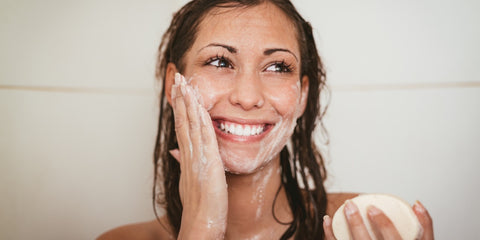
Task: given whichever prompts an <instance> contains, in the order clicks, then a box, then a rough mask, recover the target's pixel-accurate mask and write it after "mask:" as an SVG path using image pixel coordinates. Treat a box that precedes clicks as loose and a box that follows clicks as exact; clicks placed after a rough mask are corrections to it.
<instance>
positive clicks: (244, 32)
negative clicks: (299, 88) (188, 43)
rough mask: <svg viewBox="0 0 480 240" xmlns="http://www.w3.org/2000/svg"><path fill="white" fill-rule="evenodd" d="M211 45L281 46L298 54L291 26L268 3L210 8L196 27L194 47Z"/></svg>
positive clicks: (278, 9) (287, 18)
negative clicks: (217, 43) (211, 43)
mask: <svg viewBox="0 0 480 240" xmlns="http://www.w3.org/2000/svg"><path fill="white" fill-rule="evenodd" d="M210 42H221V43H227V44H228V43H230V44H232V45H237V46H238V47H242V46H244V47H267V48H268V47H279V46H283V47H288V48H291V50H292V51H296V52H298V51H299V50H298V41H297V31H296V29H295V25H294V23H293V22H292V20H291V19H290V18H289V17H288V16H287V15H286V14H285V13H284V12H283V11H282V10H281V9H280V8H278V7H277V6H275V5H273V4H271V3H263V4H260V5H257V6H251V7H243V6H242V7H218V8H214V9H212V10H211V11H210V12H208V13H207V14H206V16H205V17H204V19H203V20H202V21H201V23H200V24H199V28H198V32H197V36H196V41H195V43H194V48H195V45H199V44H205V43H207V44H208V43H210ZM197 47H198V46H197Z"/></svg>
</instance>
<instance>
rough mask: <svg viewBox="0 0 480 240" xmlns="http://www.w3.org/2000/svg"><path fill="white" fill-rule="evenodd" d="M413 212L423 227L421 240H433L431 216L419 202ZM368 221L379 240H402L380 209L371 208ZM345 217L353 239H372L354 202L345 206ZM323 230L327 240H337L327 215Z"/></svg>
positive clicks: (348, 202)
mask: <svg viewBox="0 0 480 240" xmlns="http://www.w3.org/2000/svg"><path fill="white" fill-rule="evenodd" d="M413 211H414V213H415V215H417V218H418V221H419V222H420V225H421V226H422V229H423V231H422V234H421V236H420V237H419V238H418V239H420V240H433V239H434V237H433V223H432V218H431V217H430V214H429V213H428V211H427V210H426V209H425V207H424V206H423V205H422V204H421V203H420V202H419V201H417V202H416V203H415V204H414V206H413ZM367 215H368V219H369V221H370V223H371V225H372V229H373V231H374V233H375V236H376V237H377V238H378V239H402V238H401V237H400V234H399V233H398V231H397V229H396V228H395V226H394V225H393V223H392V221H390V219H389V218H388V217H387V216H386V215H385V214H384V213H383V212H382V211H381V210H380V209H378V208H375V207H371V208H369V209H368V211H367ZM345 217H346V219H347V223H348V225H349V227H350V233H351V236H352V237H353V239H362V240H363V239H371V238H370V235H369V233H368V231H367V228H366V226H365V224H364V223H363V219H362V216H361V215H360V212H359V211H358V208H357V206H356V205H355V204H354V203H353V202H352V201H347V203H346V204H345ZM323 230H324V232H325V239H326V240H336V238H335V235H334V234H333V229H332V220H331V218H330V217H329V216H328V215H325V217H324V221H323Z"/></svg>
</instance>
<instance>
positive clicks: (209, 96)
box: [190, 74, 217, 111]
mask: <svg viewBox="0 0 480 240" xmlns="http://www.w3.org/2000/svg"><path fill="white" fill-rule="evenodd" d="M194 78H195V83H193V84H192V86H193V89H194V90H195V94H196V95H197V98H198V99H200V100H199V102H200V103H201V104H202V106H203V107H204V108H205V109H206V110H207V111H210V110H211V109H212V108H213V102H214V100H213V99H215V95H216V94H217V93H216V92H215V91H205V90H203V89H214V87H215V86H214V84H212V82H211V81H208V80H206V79H205V78H204V77H202V76H200V75H197V74H193V76H192V77H190V82H191V81H192V80H193V79H194ZM200 82H201V83H202V86H201V88H200V87H199V83H200ZM204 98H205V99H204Z"/></svg>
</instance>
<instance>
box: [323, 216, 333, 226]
mask: <svg viewBox="0 0 480 240" xmlns="http://www.w3.org/2000/svg"><path fill="white" fill-rule="evenodd" d="M323 222H324V223H325V226H327V227H330V225H332V219H330V217H329V216H328V215H325V216H323Z"/></svg>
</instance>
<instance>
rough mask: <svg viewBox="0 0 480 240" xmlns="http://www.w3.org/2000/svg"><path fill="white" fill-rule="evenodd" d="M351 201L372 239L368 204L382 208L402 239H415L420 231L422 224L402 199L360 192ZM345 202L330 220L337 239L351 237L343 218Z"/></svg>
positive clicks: (342, 239)
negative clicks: (360, 193)
mask: <svg viewBox="0 0 480 240" xmlns="http://www.w3.org/2000/svg"><path fill="white" fill-rule="evenodd" d="M351 201H353V202H354V203H355V204H356V205H357V207H358V209H359V211H360V214H361V215H362V218H363V222H364V223H365V225H366V227H367V230H368V232H369V233H370V236H371V238H372V239H373V240H376V239H377V238H376V237H375V235H374V233H373V231H372V227H371V225H370V221H369V220H368V217H367V208H368V206H371V205H373V206H375V207H377V208H378V209H380V210H382V211H383V212H384V213H385V215H387V217H388V218H390V220H391V221H392V222H393V224H394V225H395V227H396V228H397V230H398V232H399V233H400V235H401V236H402V239H404V240H414V239H416V238H417V237H418V236H419V235H420V233H421V231H422V226H421V225H420V222H419V221H418V219H417V216H416V215H415V213H414V212H413V210H412V207H411V206H410V205H409V204H408V203H407V202H405V201H404V200H402V199H400V198H398V197H395V196H392V195H388V194H362V195H359V196H357V197H355V198H353V199H351ZM344 207H345V204H343V205H342V206H340V208H339V209H338V210H337V212H335V215H334V216H333V220H332V227H333V233H334V234H335V237H336V238H337V239H338V240H349V239H352V238H351V236H350V231H349V228H348V224H347V220H346V218H345V214H344V211H343V209H344Z"/></svg>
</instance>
